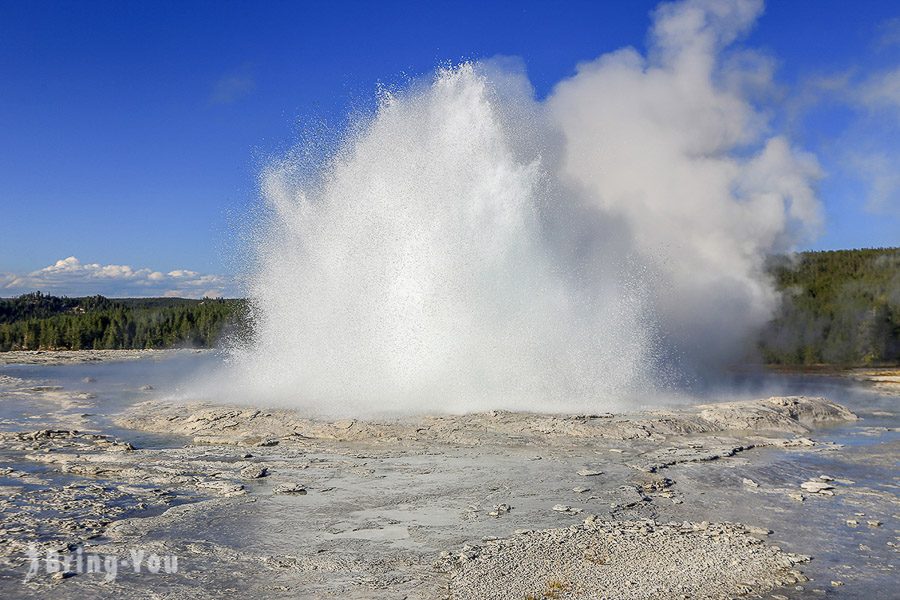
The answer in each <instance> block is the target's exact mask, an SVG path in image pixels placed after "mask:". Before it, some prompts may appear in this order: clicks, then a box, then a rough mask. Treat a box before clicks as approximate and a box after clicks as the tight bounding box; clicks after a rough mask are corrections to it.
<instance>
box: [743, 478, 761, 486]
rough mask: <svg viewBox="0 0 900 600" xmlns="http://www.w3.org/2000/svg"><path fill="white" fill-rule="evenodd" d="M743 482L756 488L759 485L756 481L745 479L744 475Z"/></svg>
mask: <svg viewBox="0 0 900 600" xmlns="http://www.w3.org/2000/svg"><path fill="white" fill-rule="evenodd" d="M743 483H744V485H746V486H747V487H752V488H758V487H759V484H758V483H756V482H755V481H753V480H752V479H747V478H746V477H744V479H743Z"/></svg>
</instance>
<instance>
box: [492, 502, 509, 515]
mask: <svg viewBox="0 0 900 600" xmlns="http://www.w3.org/2000/svg"><path fill="white" fill-rule="evenodd" d="M511 510H512V506H510V505H509V504H498V505H497V506H495V507H494V510H492V511H491V512H489V513H488V516H489V517H499V516H500V515H505V514H506V513H508V512H509V511H511Z"/></svg>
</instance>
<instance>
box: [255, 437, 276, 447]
mask: <svg viewBox="0 0 900 600" xmlns="http://www.w3.org/2000/svg"><path fill="white" fill-rule="evenodd" d="M256 445H257V446H259V447H260V448H265V447H267V446H277V445H278V440H272V439H269V440H262V441H259V442H256Z"/></svg>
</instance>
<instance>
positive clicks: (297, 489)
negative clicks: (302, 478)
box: [273, 483, 306, 496]
mask: <svg viewBox="0 0 900 600" xmlns="http://www.w3.org/2000/svg"><path fill="white" fill-rule="evenodd" d="M273 491H274V492H275V493H276V494H296V495H298V496H303V495H305V494H306V488H305V487H303V486H302V485H300V484H299V483H282V484H279V485H276V486H275V489H274V490H273Z"/></svg>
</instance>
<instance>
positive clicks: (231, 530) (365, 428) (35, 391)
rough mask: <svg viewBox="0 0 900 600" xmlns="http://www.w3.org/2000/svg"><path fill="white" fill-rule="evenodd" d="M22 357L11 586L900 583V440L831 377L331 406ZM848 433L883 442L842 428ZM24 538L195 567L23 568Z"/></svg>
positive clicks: (323, 592) (671, 589) (6, 570)
mask: <svg viewBox="0 0 900 600" xmlns="http://www.w3.org/2000/svg"><path fill="white" fill-rule="evenodd" d="M114 366H115V365H114V364H111V365H110V366H109V368H114ZM61 368H65V369H70V368H73V367H68V366H67V367H61ZM20 375H21V373H18V374H9V375H6V374H4V372H0V376H2V377H4V378H3V379H0V398H4V399H10V400H9V401H11V402H12V401H14V402H16V403H19V404H21V403H22V402H25V401H27V400H28V399H29V398H31V399H32V400H33V413H34V414H30V415H28V416H27V417H25V416H21V415H19V416H17V415H15V414H11V415H10V416H7V417H6V418H5V419H3V420H2V423H0V425H2V429H0V486H2V487H0V489H2V496H0V515H2V519H0V540H2V541H0V596H3V597H26V598H27V597H34V598H38V597H47V596H52V597H59V598H69V597H72V598H95V597H96V598H99V597H110V596H115V595H119V596H122V597H146V596H156V597H165V598H195V597H198V596H204V597H235V596H248V597H283V598H296V597H304V598H360V599H362V598H375V597H377V598H398V599H399V598H422V599H426V598H434V599H438V598H441V599H443V598H459V599H466V600H468V599H482V598H485V599H486V598H497V599H506V598H516V599H524V598H679V597H687V598H732V597H748V598H760V597H762V598H772V599H778V598H807V597H815V598H818V597H822V594H825V593H826V592H827V593H828V594H835V597H865V595H866V594H869V597H872V596H871V594H872V593H873V590H874V591H876V592H878V591H887V590H888V589H890V587H889V585H891V584H892V583H893V581H894V580H895V575H894V573H893V563H894V562H895V557H896V549H897V545H896V544H897V541H898V540H897V538H896V529H897V527H898V523H897V519H896V513H897V507H898V506H900V501H898V498H897V494H896V490H897V489H898V488H897V486H898V481H897V477H896V474H895V473H894V471H895V469H894V466H895V464H896V456H897V449H898V447H897V442H896V438H891V437H890V433H891V432H890V431H888V430H890V429H891V428H890V427H885V428H884V429H885V431H880V432H876V433H877V436H881V437H877V436H876V437H871V436H870V437H865V435H864V433H865V431H867V429H866V427H862V426H861V423H860V421H859V420H858V419H857V416H856V414H854V412H853V411H851V410H849V409H848V408H846V407H844V406H842V405H841V404H838V403H835V402H832V401H829V400H827V399H825V398H821V397H815V396H790V397H771V398H764V399H757V400H747V401H740V402H727V403H713V404H705V405H701V406H696V407H691V408H685V409H681V410H659V411H648V412H642V413H637V414H627V415H623V414H607V413H603V414H593V415H550V414H530V413H514V412H499V411H493V412H486V413H477V414H467V415H439V416H419V417H408V418H404V419H390V420H388V419H385V420H374V421H359V420H341V421H319V420H313V419H308V418H305V417H304V416H303V415H300V414H297V413H295V412H292V411H289V410H266V409H263V408H248V407H237V406H220V405H213V404H176V403H172V402H165V401H161V400H159V399H150V400H146V399H145V398H148V397H150V398H153V396H154V393H155V392H154V391H152V390H151V391H148V392H142V393H138V394H136V396H135V397H136V398H137V400H135V402H133V403H132V404H130V405H129V406H127V407H126V408H125V409H124V410H121V408H119V409H117V410H116V411H115V412H110V411H109V409H108V405H107V404H106V403H105V402H106V401H105V395H104V391H103V390H102V389H95V390H94V391H93V392H91V393H87V392H85V391H84V390H82V389H80V387H79V386H80V384H79V385H75V384H69V385H68V386H59V385H53V381H41V382H36V381H30V380H27V379H25V378H22V377H20ZM148 377H149V376H148ZM98 379H99V380H100V381H99V382H98V383H96V384H93V383H91V384H88V383H85V384H84V387H86V388H91V386H94V385H96V386H99V385H100V384H102V382H103V379H102V377H99V378H98ZM146 379H147V378H146V377H144V378H142V379H141V381H140V382H141V383H142V382H144V381H145V380H146ZM71 380H72V378H71V377H70V378H69V381H71ZM76 381H77V380H76ZM154 383H155V385H157V389H160V390H161V389H162V388H163V387H164V385H163V384H161V383H156V382H154ZM135 386H137V383H135ZM869 429H871V427H869ZM851 430H852V431H853V432H860V435H861V436H862V437H861V438H860V439H865V440H870V439H878V440H881V441H882V442H883V443H879V444H877V445H875V446H867V447H866V448H864V449H862V450H860V449H859V448H860V447H861V446H860V447H855V448H854V447H851V445H842V444H841V443H839V442H837V441H835V440H838V439H839V437H840V436H837V434H829V433H828V432H838V431H851ZM841 435H844V434H841ZM863 464H864V465H865V470H860V469H861V467H860V465H863ZM873 474H874V475H873ZM860 475H863V476H860ZM851 521H852V522H853V523H855V524H854V525H852V526H851V525H848V523H849V522H851ZM29 543H34V544H35V545H36V546H35V547H36V548H38V549H39V551H40V552H46V551H47V550H59V551H63V552H65V551H70V552H71V551H73V549H75V548H83V551H84V552H92V553H99V554H103V555H111V556H116V557H120V558H121V560H123V561H125V563H123V565H127V561H128V560H129V557H130V556H133V554H132V553H133V552H134V551H139V552H143V553H145V554H146V555H149V554H154V555H158V556H177V557H178V565H179V569H178V571H177V572H174V573H157V574H150V573H147V572H146V570H145V571H144V572H141V573H135V572H134V571H135V570H134V569H133V568H131V567H130V566H123V567H121V568H120V569H119V572H118V573H117V576H116V578H114V579H113V580H107V579H105V578H104V574H102V573H86V572H81V571H78V570H77V569H75V568H70V569H69V571H67V573H68V575H66V576H63V575H54V574H46V573H44V572H43V571H41V572H40V573H38V574H37V576H35V577H33V578H30V579H29V580H28V581H27V582H26V581H24V574H25V573H26V571H27V570H28V564H29V563H28V558H27V555H26V553H25V549H26V548H27V547H28V544H29ZM810 557H812V559H811V560H810Z"/></svg>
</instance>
